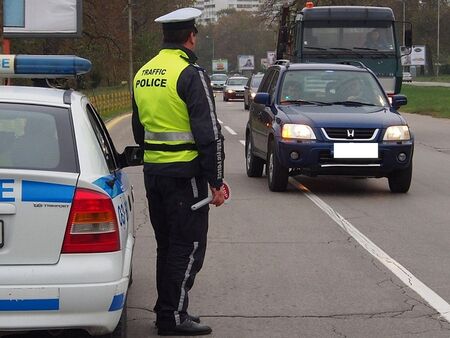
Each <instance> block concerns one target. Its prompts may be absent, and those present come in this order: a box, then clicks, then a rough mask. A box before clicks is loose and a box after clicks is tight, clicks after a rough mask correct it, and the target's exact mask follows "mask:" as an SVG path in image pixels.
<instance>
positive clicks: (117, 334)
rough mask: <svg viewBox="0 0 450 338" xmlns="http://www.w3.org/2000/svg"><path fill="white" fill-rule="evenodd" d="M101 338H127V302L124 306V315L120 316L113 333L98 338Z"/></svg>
mask: <svg viewBox="0 0 450 338" xmlns="http://www.w3.org/2000/svg"><path fill="white" fill-rule="evenodd" d="M97 337H99V338H127V301H126V300H125V304H124V305H123V309H122V315H121V316H120V319H119V322H118V323H117V326H116V328H115V329H114V331H113V332H111V333H109V334H106V335H103V336H97Z"/></svg>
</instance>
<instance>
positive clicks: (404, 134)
mask: <svg viewBox="0 0 450 338" xmlns="http://www.w3.org/2000/svg"><path fill="white" fill-rule="evenodd" d="M410 139H411V134H410V133H409V128H408V126H390V127H389V128H388V129H386V132H385V133H384V137H383V141H407V140H410Z"/></svg>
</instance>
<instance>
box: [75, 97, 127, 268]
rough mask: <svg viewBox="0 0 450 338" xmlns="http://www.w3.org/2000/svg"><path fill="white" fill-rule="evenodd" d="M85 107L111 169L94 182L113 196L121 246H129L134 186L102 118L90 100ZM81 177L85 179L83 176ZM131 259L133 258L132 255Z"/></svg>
mask: <svg viewBox="0 0 450 338" xmlns="http://www.w3.org/2000/svg"><path fill="white" fill-rule="evenodd" d="M84 107H85V109H86V113H87V114H88V117H89V119H90V120H91V124H92V126H93V127H94V132H95V134H96V136H97V140H98V142H99V144H100V148H101V150H102V152H103V156H104V157H105V160H106V162H107V165H108V168H109V171H110V172H109V173H107V174H106V175H103V176H101V177H98V178H97V179H96V180H95V181H94V182H93V183H94V184H95V185H97V186H99V187H100V188H102V189H103V190H104V191H105V193H107V194H108V195H109V196H110V197H111V199H112V201H113V205H114V208H115V210H116V215H117V222H118V224H119V228H120V242H121V243H120V244H121V248H126V247H128V248H129V247H130V245H131V244H130V242H128V243H127V241H132V238H131V237H132V236H133V235H134V210H133V204H132V202H133V200H132V199H134V196H133V195H132V187H131V184H130V182H129V181H128V176H127V175H124V174H123V173H122V169H121V168H120V167H119V165H118V163H119V162H118V159H117V152H116V150H115V148H114V144H113V142H112V140H111V137H110V136H109V133H108V130H107V129H106V126H105V125H104V123H103V121H102V119H101V118H100V116H99V115H98V113H97V112H96V111H95V109H94V107H93V106H92V105H91V104H90V103H89V102H87V101H86V104H85V105H84ZM80 179H83V177H81V178H80ZM130 235H131V236H130ZM123 251H125V250H123ZM127 259H128V258H127ZM129 259H130V260H131V257H129Z"/></svg>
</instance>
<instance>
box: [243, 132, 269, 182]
mask: <svg viewBox="0 0 450 338" xmlns="http://www.w3.org/2000/svg"><path fill="white" fill-rule="evenodd" d="M245 168H246V170H247V176H248V177H261V176H262V174H263V169H264V160H263V159H261V158H259V157H257V156H255V155H253V142H252V137H251V136H250V134H248V135H247V137H246V138H245Z"/></svg>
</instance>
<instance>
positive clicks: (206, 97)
mask: <svg viewBox="0 0 450 338" xmlns="http://www.w3.org/2000/svg"><path fill="white" fill-rule="evenodd" d="M200 15H201V11H199V10H198V9H195V8H183V9H178V10H176V11H174V12H171V13H169V14H166V15H164V16H161V17H159V18H157V19H156V20H155V21H156V22H160V23H162V26H163V35H164V44H163V48H162V49H161V51H160V52H159V54H158V55H157V56H155V57H154V58H153V59H151V60H150V61H149V62H148V63H146V64H145V65H144V66H143V67H142V68H141V69H140V70H139V71H138V72H137V74H136V76H135V78H134V84H133V116H132V126H133V134H134V138H135V141H136V143H138V144H140V145H141V146H142V147H143V149H144V182H145V188H146V192H147V199H148V204H149V209H150V219H151V223H152V226H153V229H154V231H155V237H156V241H157V246H158V247H157V263H156V279H157V290H158V299H157V301H156V305H155V307H154V310H155V312H156V325H157V327H158V334H159V335H183V336H185V335H202V334H209V333H210V332H211V328H210V327H209V326H206V325H202V324H200V319H199V318H198V317H195V316H192V315H189V314H188V313H187V307H188V291H189V290H190V288H191V287H192V285H193V283H194V278H195V275H196V274H197V272H199V271H200V269H201V267H202V264H203V259H204V256H205V250H206V237H207V231H208V211H209V206H208V205H206V206H204V207H202V208H200V209H198V210H197V211H192V210H191V206H192V205H193V204H195V203H196V202H198V201H200V200H202V199H204V198H206V197H207V195H208V184H209V187H210V190H211V193H212V201H211V204H214V205H215V206H220V205H221V204H222V203H223V202H224V192H223V190H222V189H221V186H222V178H223V166H224V163H223V161H224V148H223V136H222V134H221V128H220V124H219V123H218V121H217V116H216V111H215V103H214V97H213V94H212V89H211V87H210V80H209V78H208V76H207V74H206V73H205V71H204V70H203V69H202V68H200V67H199V66H198V65H197V64H196V63H195V61H196V59H197V57H196V56H195V54H194V52H193V50H194V47H195V45H196V34H197V32H198V31H197V28H196V27H195V18H197V17H198V16H200Z"/></svg>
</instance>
